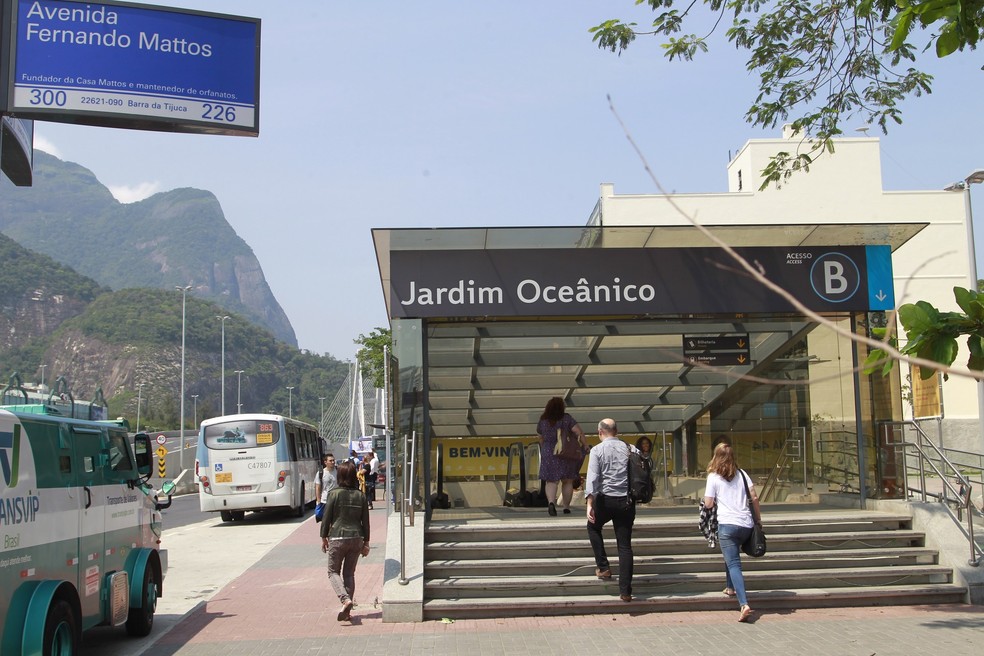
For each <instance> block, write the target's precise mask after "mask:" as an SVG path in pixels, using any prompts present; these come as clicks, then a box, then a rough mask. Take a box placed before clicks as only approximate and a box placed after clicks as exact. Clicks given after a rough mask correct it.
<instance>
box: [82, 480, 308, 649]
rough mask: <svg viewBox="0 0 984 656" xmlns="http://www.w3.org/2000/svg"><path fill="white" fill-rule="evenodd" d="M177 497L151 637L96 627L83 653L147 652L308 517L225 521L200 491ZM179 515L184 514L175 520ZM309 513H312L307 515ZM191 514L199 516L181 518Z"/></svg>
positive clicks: (249, 517)
mask: <svg viewBox="0 0 984 656" xmlns="http://www.w3.org/2000/svg"><path fill="white" fill-rule="evenodd" d="M174 502H175V504H174V506H172V509H173V512H171V509H169V510H168V511H167V512H169V513H170V514H171V515H172V517H171V522H174V524H176V525H174V524H169V523H167V521H168V520H167V519H165V522H166V523H165V529H164V539H163V541H162V543H161V547H162V548H164V549H167V551H168V571H167V577H166V578H165V579H164V596H163V597H162V598H161V599H160V600H159V601H158V604H157V614H156V616H155V618H154V630H153V632H152V633H151V635H150V636H149V637H147V638H141V639H135V638H130V637H128V636H127V635H126V631H125V629H123V627H118V628H108V627H100V628H97V629H93V630H92V631H88V632H87V633H86V634H85V635H84V636H83V640H82V654H83V656H136V655H137V654H142V653H143V652H144V650H146V649H147V648H148V647H149V646H150V645H151V644H152V643H153V641H154V640H156V639H157V638H159V637H160V636H161V635H163V634H164V633H166V632H167V631H168V630H169V629H171V628H172V627H174V626H175V625H176V624H177V623H178V622H179V621H180V620H181V619H182V617H184V615H185V614H186V613H188V612H189V611H190V610H192V609H193V608H195V607H196V606H198V605H199V604H201V603H203V602H205V601H207V600H209V599H211V598H212V597H213V596H214V595H215V594H216V593H217V592H218V591H219V590H221V589H222V588H223V587H225V586H226V585H227V584H229V582H230V581H233V580H234V579H235V578H236V577H238V576H240V575H241V574H242V573H243V572H245V571H246V570H247V569H248V568H249V567H251V566H252V565H253V564H254V563H256V562H257V561H258V560H259V559H260V558H262V557H263V556H264V555H266V554H267V553H268V552H269V551H270V550H271V549H272V548H274V547H275V546H277V545H278V544H279V543H280V542H281V541H282V540H283V539H284V538H285V537H287V536H288V535H290V534H291V533H292V532H293V531H294V530H295V529H296V528H297V526H298V524H300V523H301V522H303V521H304V520H303V519H299V518H296V517H289V516H288V515H287V514H286V513H283V512H279V511H278V512H269V513H248V514H247V515H246V519H245V520H244V521H242V522H231V523H223V522H222V520H221V519H220V518H219V516H218V514H217V513H202V512H201V511H200V510H199V509H198V495H186V496H183V497H174ZM192 511H193V512H192ZM200 516H204V517H205V519H201V517H200ZM175 517H177V518H181V519H179V520H178V521H177V522H175ZM310 517H311V513H308V514H307V515H306V518H310ZM189 518H191V519H195V520H197V521H193V522H190V523H187V522H186V523H184V524H181V523H180V522H182V521H186V520H188V519H189ZM312 530H313V529H312Z"/></svg>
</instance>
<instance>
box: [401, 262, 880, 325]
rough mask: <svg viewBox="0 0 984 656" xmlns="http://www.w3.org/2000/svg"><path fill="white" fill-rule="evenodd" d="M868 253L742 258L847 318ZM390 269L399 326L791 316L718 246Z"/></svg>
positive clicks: (804, 299)
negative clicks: (448, 321)
mask: <svg viewBox="0 0 984 656" xmlns="http://www.w3.org/2000/svg"><path fill="white" fill-rule="evenodd" d="M866 248H867V249H869V250H866ZM871 248H872V247H864V246H843V247H829V246H828V247H813V248H798V249H795V250H794V249H790V248H764V247H763V248H739V249H736V251H737V252H738V253H739V254H740V255H741V256H742V257H744V258H745V259H746V260H748V261H749V262H751V263H752V264H753V265H754V266H756V267H757V268H760V269H761V270H762V271H764V274H765V276H766V277H767V278H769V279H770V280H771V281H773V282H775V283H777V284H778V285H780V286H781V287H783V288H785V289H786V290H787V291H788V292H790V293H791V294H792V295H793V296H794V297H796V298H797V299H799V300H800V302H801V303H803V304H804V305H805V306H806V307H808V308H810V309H812V310H814V311H818V312H831V311H844V312H849V311H865V310H868V309H869V295H868V276H867V259H866V255H867V253H868V252H871V251H870V249H871ZM879 248H881V247H879ZM885 250H886V251H887V249H885ZM890 257H891V256H890V253H887V254H886V258H885V259H887V260H888V266H887V269H885V267H881V268H880V269H879V270H880V271H882V270H883V269H885V270H887V271H888V272H889V273H888V280H889V281H891V275H890V271H891V264H890V262H891V260H890ZM880 264H882V263H880ZM390 265H391V274H392V275H391V303H390V314H391V315H392V317H393V318H397V319H399V318H414V317H462V318H481V317H521V316H572V315H577V316H592V315H619V314H653V315H665V314H704V313H706V314H731V313H755V312H759V313H775V312H792V311H795V308H793V306H792V305H791V304H790V303H789V302H788V301H786V300H785V299H784V298H782V297H781V296H779V295H778V294H776V293H775V292H773V291H771V290H769V289H767V288H766V287H765V286H763V285H762V284H760V283H759V282H757V281H756V280H754V279H753V278H752V277H751V276H750V275H749V274H748V273H747V272H746V271H744V270H743V269H742V268H741V267H740V265H739V264H738V263H737V262H736V261H735V260H734V259H733V258H732V257H731V256H729V255H728V254H727V253H725V252H724V251H722V250H721V249H719V248H653V249H628V248H626V249H621V248H611V249H537V250H534V249H527V250H448V251H439V252H435V251H392V252H390ZM882 275H883V276H884V272H883V273H882ZM880 279H881V278H879V280H880ZM891 291H892V290H891V288H890V287H889V288H888V292H891Z"/></svg>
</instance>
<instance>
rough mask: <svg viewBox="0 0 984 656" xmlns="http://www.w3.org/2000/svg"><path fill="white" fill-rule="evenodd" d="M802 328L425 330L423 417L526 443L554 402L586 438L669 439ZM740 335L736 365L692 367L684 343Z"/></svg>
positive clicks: (632, 324) (452, 431)
mask: <svg viewBox="0 0 984 656" xmlns="http://www.w3.org/2000/svg"><path fill="white" fill-rule="evenodd" d="M808 328H809V325H808V324H806V323H804V322H803V321H792V320H781V319H775V320H762V321H740V322H738V321H735V322H721V321H700V320H676V321H665V322H664V321H646V320H627V321H537V322H496V323H473V324H449V323H431V324H429V325H428V333H427V334H428V342H427V343H428V356H427V362H428V375H427V380H428V395H429V398H428V400H429V415H430V421H431V427H432V430H433V434H434V435H435V436H436V437H497V436H529V435H533V434H534V433H535V430H536V423H537V421H538V420H539V418H540V415H541V413H542V412H543V407H544V405H545V403H546V401H547V400H548V399H549V398H551V397H554V396H559V397H562V398H563V399H564V400H565V402H566V403H567V406H568V408H569V411H570V412H571V414H572V415H574V417H575V418H577V420H578V421H579V422H580V423H581V424H582V425H583V427H584V430H585V431H587V432H590V433H593V432H594V430H595V428H594V426H595V424H597V422H598V421H600V420H601V419H604V418H606V417H611V418H613V419H615V420H616V421H617V422H618V424H619V430H620V432H622V433H650V434H651V433H657V432H659V431H662V430H666V431H672V430H674V429H677V428H679V427H680V426H681V425H683V424H684V423H686V422H687V421H688V420H690V419H691V418H693V417H694V416H696V415H697V414H698V413H700V412H701V411H703V409H704V408H705V407H707V406H708V405H709V404H710V403H711V402H712V401H714V400H715V399H717V398H719V397H720V396H721V395H722V394H723V393H724V392H725V391H726V390H727V389H728V387H729V386H730V385H732V384H734V383H735V382H736V381H737V380H738V379H739V377H740V376H741V375H742V374H748V373H750V372H752V371H753V370H754V369H756V368H757V367H760V366H761V365H762V364H763V363H764V362H767V361H769V360H771V359H772V358H773V357H774V354H776V353H777V352H782V351H783V347H786V346H788V345H791V344H793V343H795V342H797V341H798V340H799V339H800V337H802V335H803V334H804V333H805V332H806V331H807V330H808ZM684 334H687V335H691V334H701V335H722V336H723V335H735V334H747V335H748V337H749V350H750V355H751V358H750V361H749V363H748V364H745V365H731V366H710V367H708V366H697V365H693V364H688V363H687V362H686V360H685V358H684V355H683V335H684Z"/></svg>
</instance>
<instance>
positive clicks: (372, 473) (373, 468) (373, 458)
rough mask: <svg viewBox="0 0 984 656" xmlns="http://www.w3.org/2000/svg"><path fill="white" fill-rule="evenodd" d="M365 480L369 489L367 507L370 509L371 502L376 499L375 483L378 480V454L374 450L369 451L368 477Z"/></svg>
mask: <svg viewBox="0 0 984 656" xmlns="http://www.w3.org/2000/svg"><path fill="white" fill-rule="evenodd" d="M367 482H368V485H367V487H368V489H369V509H370V510H372V502H373V501H375V500H376V484H377V483H378V482H379V456H377V455H376V452H375V451H370V452H369V478H368V479H367ZM384 501H385V499H384Z"/></svg>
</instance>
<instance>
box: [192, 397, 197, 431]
mask: <svg viewBox="0 0 984 656" xmlns="http://www.w3.org/2000/svg"><path fill="white" fill-rule="evenodd" d="M191 398H192V400H193V401H194V402H195V405H194V406H193V407H194V411H193V413H192V417H191V424H192V426H194V427H195V430H198V395H197V394H192V395H191Z"/></svg>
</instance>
